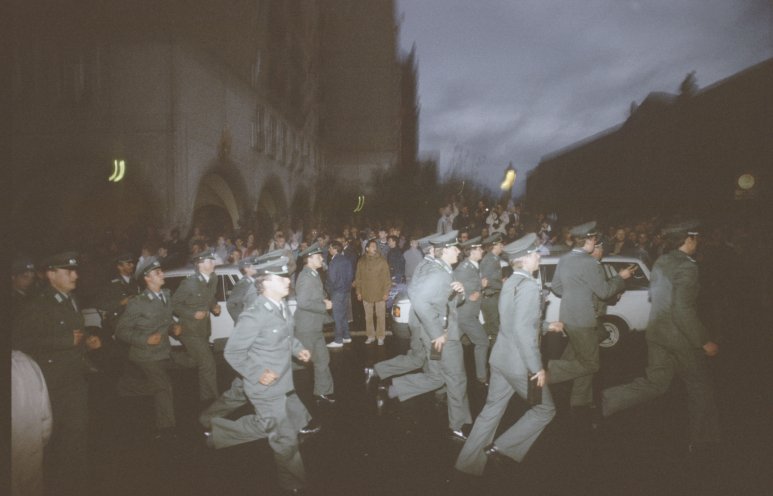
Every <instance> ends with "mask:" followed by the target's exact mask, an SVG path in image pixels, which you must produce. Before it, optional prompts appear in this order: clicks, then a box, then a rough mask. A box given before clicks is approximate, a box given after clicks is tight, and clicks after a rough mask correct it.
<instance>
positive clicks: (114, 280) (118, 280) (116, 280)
mask: <svg viewBox="0 0 773 496" xmlns="http://www.w3.org/2000/svg"><path fill="white" fill-rule="evenodd" d="M110 282H121V280H120V279H118V278H116V279H113V280H111V281H110Z"/></svg>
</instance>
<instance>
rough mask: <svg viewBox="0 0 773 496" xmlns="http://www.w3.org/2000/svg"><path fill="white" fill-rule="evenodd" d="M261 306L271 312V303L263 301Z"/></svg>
mask: <svg viewBox="0 0 773 496" xmlns="http://www.w3.org/2000/svg"><path fill="white" fill-rule="evenodd" d="M263 306H264V307H266V310H271V303H269V302H267V301H264V302H263Z"/></svg>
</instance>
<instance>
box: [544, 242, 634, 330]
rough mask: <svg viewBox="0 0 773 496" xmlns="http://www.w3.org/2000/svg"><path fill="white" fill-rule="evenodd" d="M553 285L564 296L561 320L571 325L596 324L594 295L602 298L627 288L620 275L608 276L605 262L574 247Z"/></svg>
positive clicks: (562, 264) (555, 275) (565, 257)
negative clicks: (603, 266) (605, 270)
mask: <svg viewBox="0 0 773 496" xmlns="http://www.w3.org/2000/svg"><path fill="white" fill-rule="evenodd" d="M550 288H551V289H552V290H553V292H554V293H555V294H557V295H558V296H560V297H561V309H560V311H559V320H561V321H562V322H563V323H564V324H566V326H567V327H571V328H590V327H596V325H597V322H596V305H595V302H594V299H593V297H594V295H595V296H596V297H597V298H599V299H602V300H606V299H608V298H610V297H611V296H613V295H615V294H617V293H619V292H620V291H623V289H625V284H624V281H623V279H622V278H621V277H620V276H615V277H612V278H610V279H609V280H607V278H606V276H605V275H604V269H603V268H602V266H601V264H599V263H597V262H596V260H595V259H594V258H593V257H592V256H590V254H588V253H587V252H586V251H584V250H580V249H574V250H572V251H570V252H569V253H567V254H566V255H564V256H562V257H561V259H560V260H559V261H558V265H557V266H556V272H555V274H554V275H553V281H552V282H551V286H550Z"/></svg>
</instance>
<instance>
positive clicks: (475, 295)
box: [454, 236, 489, 386]
mask: <svg viewBox="0 0 773 496" xmlns="http://www.w3.org/2000/svg"><path fill="white" fill-rule="evenodd" d="M459 246H460V247H461V248H462V249H463V250H465V251H466V252H467V258H466V259H465V260H464V261H463V262H462V263H460V264H459V265H458V266H457V267H456V269H455V270H454V279H456V280H457V281H459V282H460V283H462V285H463V286H464V294H465V295H466V297H465V300H464V303H463V304H462V305H460V306H459V309H458V312H459V330H460V332H461V333H463V334H466V335H467V337H468V338H470V341H472V344H473V346H474V347H475V348H474V349H475V353H474V354H475V376H476V377H477V379H478V383H479V384H482V385H484V386H485V385H488V373H487V372H486V362H487V361H488V348H489V339H488V335H487V334H486V331H485V329H483V326H482V325H481V323H480V305H481V300H482V299H483V289H484V288H485V286H487V285H488V280H485V281H484V280H483V279H481V276H480V268H479V265H478V264H479V263H480V261H481V259H482V258H483V244H482V242H481V237H480V236H478V237H477V238H473V239H470V240H468V241H466V242H464V243H462V244H460V245H459Z"/></svg>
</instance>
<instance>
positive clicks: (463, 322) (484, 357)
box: [459, 302, 489, 382]
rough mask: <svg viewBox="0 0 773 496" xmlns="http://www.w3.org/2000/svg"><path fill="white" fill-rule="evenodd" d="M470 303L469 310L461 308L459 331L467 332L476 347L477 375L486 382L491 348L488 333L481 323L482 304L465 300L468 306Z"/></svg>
mask: <svg viewBox="0 0 773 496" xmlns="http://www.w3.org/2000/svg"><path fill="white" fill-rule="evenodd" d="M468 303H473V305H471V308H470V309H469V310H467V309H465V310H462V309H461V308H460V309H459V332H462V333H464V334H466V335H467V337H468V338H470V341H472V344H473V346H474V347H475V351H474V356H475V376H476V377H477V378H478V380H479V381H481V382H486V379H487V378H488V372H487V371H486V364H487V363H488V349H489V339H488V334H487V333H486V330H485V329H484V328H483V326H482V325H481V323H480V319H479V315H480V304H478V305H475V304H474V303H475V302H465V304H464V305H465V306H466V305H467V304H468Z"/></svg>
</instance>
